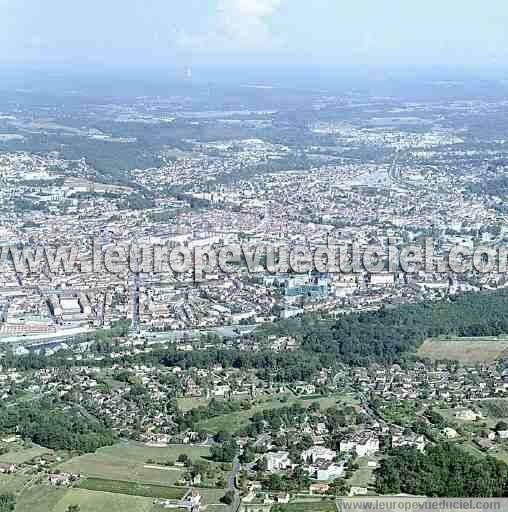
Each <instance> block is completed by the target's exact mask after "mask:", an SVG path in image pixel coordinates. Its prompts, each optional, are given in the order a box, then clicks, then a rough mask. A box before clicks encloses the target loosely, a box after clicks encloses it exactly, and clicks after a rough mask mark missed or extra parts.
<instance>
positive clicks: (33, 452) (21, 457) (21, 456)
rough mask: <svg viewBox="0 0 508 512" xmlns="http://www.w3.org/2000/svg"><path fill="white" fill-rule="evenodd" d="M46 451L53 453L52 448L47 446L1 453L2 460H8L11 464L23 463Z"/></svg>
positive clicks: (0, 458)
mask: <svg viewBox="0 0 508 512" xmlns="http://www.w3.org/2000/svg"><path fill="white" fill-rule="evenodd" d="M45 453H52V451H51V450H48V449H47V448H41V447H39V446H36V447H33V448H26V449H19V450H13V451H10V452H7V453H5V454H3V455H0V462H8V463H11V464H23V463H25V462H28V461H30V460H32V459H34V458H35V457H40V456H41V455H44V454H45Z"/></svg>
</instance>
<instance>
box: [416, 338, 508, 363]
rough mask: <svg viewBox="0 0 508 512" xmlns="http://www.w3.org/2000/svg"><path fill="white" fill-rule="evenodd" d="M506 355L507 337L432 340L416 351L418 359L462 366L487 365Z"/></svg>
mask: <svg viewBox="0 0 508 512" xmlns="http://www.w3.org/2000/svg"><path fill="white" fill-rule="evenodd" d="M507 354H508V338H507V337H484V338H448V337H440V338H432V339H429V340H426V341H425V342H424V343H423V345H422V346H421V347H420V348H419V349H418V355H419V356H420V357H424V358H428V359H430V360H432V361H441V360H445V359H449V360H453V361H459V362H461V363H464V364H474V363H483V362H485V363H488V362H492V361H496V360H498V359H501V358H503V357H505V356H506V355H507Z"/></svg>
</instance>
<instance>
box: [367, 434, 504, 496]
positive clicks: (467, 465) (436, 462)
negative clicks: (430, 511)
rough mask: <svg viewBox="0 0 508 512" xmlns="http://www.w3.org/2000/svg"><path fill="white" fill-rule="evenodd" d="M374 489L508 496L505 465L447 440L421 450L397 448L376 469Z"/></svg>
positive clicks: (425, 494)
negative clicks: (423, 450) (468, 451)
mask: <svg viewBox="0 0 508 512" xmlns="http://www.w3.org/2000/svg"><path fill="white" fill-rule="evenodd" d="M376 490H377V491H378V492H379V493H380V494H399V493H407V494H414V495H418V496H431V497H447V496H453V497H458V498H460V497H471V498H475V497H479V498H488V497H501V496H508V466H507V465H506V464H505V463H504V462H501V461H499V460H496V459H493V458H492V457H485V458H483V457H482V458H480V457H477V456H475V455H471V454H469V453H467V452H466V451H465V450H464V449H462V448H460V447H459V446H456V445H454V444H451V443H440V444H436V445H435V446H429V447H427V448H426V451H425V453H421V452H419V451H418V450H416V449H415V448H407V447H404V448H397V449H394V450H392V451H391V452H390V453H389V455H388V456H387V457H386V458H384V459H383V460H382V461H381V463H380V466H379V468H378V469H377V470H376Z"/></svg>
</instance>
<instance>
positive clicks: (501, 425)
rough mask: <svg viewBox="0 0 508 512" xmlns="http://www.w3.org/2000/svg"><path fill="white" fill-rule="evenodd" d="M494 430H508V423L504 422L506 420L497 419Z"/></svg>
mask: <svg viewBox="0 0 508 512" xmlns="http://www.w3.org/2000/svg"><path fill="white" fill-rule="evenodd" d="M494 430H495V431H496V432H499V431H500V430H508V423H506V421H498V422H497V423H496V427H495V429H494Z"/></svg>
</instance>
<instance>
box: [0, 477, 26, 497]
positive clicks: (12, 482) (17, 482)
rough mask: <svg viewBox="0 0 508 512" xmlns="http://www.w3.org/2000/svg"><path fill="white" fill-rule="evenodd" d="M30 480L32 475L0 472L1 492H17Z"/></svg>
mask: <svg viewBox="0 0 508 512" xmlns="http://www.w3.org/2000/svg"><path fill="white" fill-rule="evenodd" d="M28 481H30V477H28V476H21V475H2V474H1V473H0V492H12V493H17V492H19V491H20V490H21V489H23V487H24V485H25V484H26V483H27V482H28Z"/></svg>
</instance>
